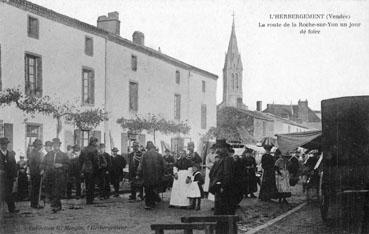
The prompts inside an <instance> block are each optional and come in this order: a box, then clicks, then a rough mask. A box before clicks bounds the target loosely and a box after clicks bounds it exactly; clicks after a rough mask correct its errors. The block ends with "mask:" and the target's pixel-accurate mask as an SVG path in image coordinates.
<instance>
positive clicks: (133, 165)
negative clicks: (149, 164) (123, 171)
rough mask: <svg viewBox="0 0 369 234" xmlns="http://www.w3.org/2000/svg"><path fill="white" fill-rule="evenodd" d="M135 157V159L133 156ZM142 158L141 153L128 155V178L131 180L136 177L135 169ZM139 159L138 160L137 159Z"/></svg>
mask: <svg viewBox="0 0 369 234" xmlns="http://www.w3.org/2000/svg"><path fill="white" fill-rule="evenodd" d="M136 155H137V158H135V156H136ZM141 157H142V153H141V151H137V152H132V153H130V154H129V155H128V168H129V178H130V179H131V180H133V179H134V178H135V177H136V175H137V168H138V165H139V164H140V159H141ZM138 158H140V159H138Z"/></svg>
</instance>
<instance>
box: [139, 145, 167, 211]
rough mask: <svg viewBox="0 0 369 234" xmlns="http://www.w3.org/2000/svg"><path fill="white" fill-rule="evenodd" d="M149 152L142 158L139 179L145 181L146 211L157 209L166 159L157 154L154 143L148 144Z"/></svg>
mask: <svg viewBox="0 0 369 234" xmlns="http://www.w3.org/2000/svg"><path fill="white" fill-rule="evenodd" d="M146 149H147V152H146V153H145V154H144V155H143V156H142V161H141V164H140V166H139V167H138V176H137V177H138V178H142V179H143V185H144V188H145V209H152V208H154V207H155V202H156V201H157V198H158V193H157V190H158V188H159V186H160V183H161V179H162V178H163V176H164V159H163V157H162V156H161V155H160V154H159V153H158V152H156V150H155V145H154V144H153V143H152V141H148V142H147V146H146Z"/></svg>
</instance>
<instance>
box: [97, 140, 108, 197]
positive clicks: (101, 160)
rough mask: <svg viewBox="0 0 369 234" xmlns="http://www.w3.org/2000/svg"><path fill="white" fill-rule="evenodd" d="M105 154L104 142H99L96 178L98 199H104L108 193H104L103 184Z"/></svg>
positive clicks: (105, 162)
mask: <svg viewBox="0 0 369 234" xmlns="http://www.w3.org/2000/svg"><path fill="white" fill-rule="evenodd" d="M105 154H108V153H106V152H105V144H104V143H100V146H99V158H98V172H97V178H98V185H99V190H100V191H99V192H100V200H102V199H106V198H107V197H108V195H107V194H106V192H105V191H106V190H105V184H106V180H107V178H106V172H107V167H108V163H107V161H106V156H105Z"/></svg>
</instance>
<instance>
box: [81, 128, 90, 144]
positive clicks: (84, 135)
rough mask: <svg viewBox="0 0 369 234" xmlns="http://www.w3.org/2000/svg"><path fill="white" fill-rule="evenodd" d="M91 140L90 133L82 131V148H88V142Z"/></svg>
mask: <svg viewBox="0 0 369 234" xmlns="http://www.w3.org/2000/svg"><path fill="white" fill-rule="evenodd" d="M89 139H90V131H81V140H80V142H81V148H82V147H86V146H88V141H89Z"/></svg>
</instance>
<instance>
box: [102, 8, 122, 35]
mask: <svg viewBox="0 0 369 234" xmlns="http://www.w3.org/2000/svg"><path fill="white" fill-rule="evenodd" d="M97 27H98V28H100V29H102V30H105V31H107V32H110V33H113V34H116V35H118V36H119V35H120V20H119V13H118V12H117V11H114V12H109V13H108V16H106V15H102V16H99V17H98V18H97Z"/></svg>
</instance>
